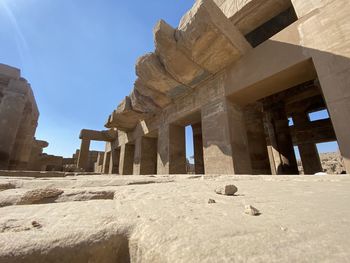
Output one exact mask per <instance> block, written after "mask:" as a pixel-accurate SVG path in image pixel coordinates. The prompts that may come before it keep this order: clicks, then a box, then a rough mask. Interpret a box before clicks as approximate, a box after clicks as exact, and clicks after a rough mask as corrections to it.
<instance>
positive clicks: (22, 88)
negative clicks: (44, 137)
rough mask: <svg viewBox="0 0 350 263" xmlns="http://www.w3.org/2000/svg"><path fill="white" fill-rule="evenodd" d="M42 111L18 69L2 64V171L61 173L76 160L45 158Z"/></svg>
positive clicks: (0, 110) (0, 90) (0, 139)
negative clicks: (40, 133)
mask: <svg viewBox="0 0 350 263" xmlns="http://www.w3.org/2000/svg"><path fill="white" fill-rule="evenodd" d="M38 119H39V110H38V106H37V104H36V101H35V98H34V95H33V91H32V88H31V86H30V84H29V83H28V82H27V80H25V79H24V78H22V77H21V72H20V70H19V69H16V68H13V67H10V66H7V65H4V64H0V170H29V171H52V170H56V171H61V170H62V169H63V166H65V165H69V164H74V158H63V157H61V156H54V155H48V154H43V149H44V148H46V147H47V146H48V145H49V144H48V142H46V141H41V140H37V139H36V138H35V137H34V136H35V131H36V128H37V125H38Z"/></svg>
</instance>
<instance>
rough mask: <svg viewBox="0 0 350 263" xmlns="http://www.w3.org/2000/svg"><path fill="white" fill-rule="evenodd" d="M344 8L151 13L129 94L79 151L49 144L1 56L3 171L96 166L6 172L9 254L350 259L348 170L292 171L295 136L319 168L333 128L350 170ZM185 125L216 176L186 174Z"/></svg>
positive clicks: (313, 3)
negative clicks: (170, 20)
mask: <svg viewBox="0 0 350 263" xmlns="http://www.w3.org/2000/svg"><path fill="white" fill-rule="evenodd" d="M165 2H166V1H164V4H166V3H165ZM179 3H180V1H179ZM349 14H350V4H349V1H348V0H197V1H196V2H195V4H194V6H193V8H192V9H191V10H190V11H189V12H188V13H187V14H185V16H184V17H183V18H182V19H181V21H180V24H179V26H178V27H177V28H172V27H171V26H170V25H168V24H167V23H166V22H164V21H160V22H159V23H158V24H157V25H156V27H155V29H154V38H155V51H154V52H153V53H150V54H146V55H145V56H143V57H141V58H140V59H139V60H138V61H137V64H136V74H137V79H136V80H135V84H134V87H133V89H132V91H131V93H130V94H129V96H127V97H125V99H124V100H123V101H122V102H121V103H120V105H119V106H118V107H117V109H116V110H115V111H113V112H112V114H111V115H110V116H109V117H108V120H107V122H106V125H105V126H106V129H105V130H103V131H93V130H87V129H84V130H82V131H81V133H80V139H81V148H80V149H79V150H78V151H77V152H76V153H75V154H74V155H73V157H72V158H62V157H57V156H50V155H45V154H43V153H42V150H43V148H44V147H45V146H47V143H46V142H44V141H37V140H36V139H35V137H34V134H35V129H36V124H37V120H38V115H39V113H38V109H37V106H36V103H35V100H34V97H33V94H32V91H31V89H30V85H29V84H28V83H27V81H25V80H24V79H23V78H21V76H20V72H19V70H17V69H14V68H11V67H8V66H4V65H0V170H2V169H5V170H6V169H15V170H30V169H33V170H52V169H57V170H59V169H60V170H64V169H63V168H64V166H68V167H71V168H72V169H73V170H74V169H76V168H78V169H77V171H82V170H84V171H85V172H81V173H80V172H76V173H70V172H69V173H54V172H49V173H45V172H42V173H40V172H36V171H34V172H28V171H14V172H13V171H0V263H12V262H13V263H22V262H23V263H24V262H25V263H32V262H33V263H34V262H35V263H37V262H90V263H101V262H103V263H112V262H146V263H147V262H151V263H153V262H350V250H349V247H350V239H349V236H350V209H349V202H350V192H349V188H350V176H349V175H322V176H320V175H314V176H304V175H294V174H297V173H298V167H297V160H296V157H295V153H294V150H293V147H298V148H299V152H300V155H301V162H302V166H303V170H304V171H305V173H308V174H313V173H317V172H319V171H320V170H321V169H322V167H321V163H320V157H319V155H318V152H317V148H316V146H315V145H316V144H318V143H321V142H330V141H337V142H338V145H339V147H340V152H341V155H342V158H343V163H344V169H345V170H346V172H347V173H350V136H349V134H350V123H349V121H348V119H349V117H348V116H350V89H349V84H350V77H349V72H350V60H349V58H350V38H349V35H350V20H349ZM320 110H327V111H328V113H329V116H330V117H329V118H326V119H319V120H314V119H312V118H310V113H313V112H316V111H320ZM291 120H292V121H291ZM189 125H190V126H191V127H192V129H193V142H194V159H195V172H196V173H197V174H205V176H202V175H186V174H185V175H183V173H185V172H186V156H185V145H186V144H185V126H186V127H187V126H189ZM91 141H102V142H106V148H105V152H93V151H90V142H91ZM55 160H56V162H54V161H55ZM75 166H78V167H75ZM92 171H95V172H98V173H104V174H87V172H92ZM53 174H54V175H53ZM109 174H120V175H130V176H114V175H109ZM131 174H134V175H131ZM173 174H181V175H173ZM210 174H211V175H212V176H210ZM240 174H243V175H240ZM251 174H252V175H251ZM255 174H260V176H256V175H255ZM265 174H266V175H265ZM270 174H274V175H275V174H279V175H281V176H270ZM289 174H292V175H289ZM207 175H208V176H207ZM23 176H25V178H22V177H23ZM57 177H60V178H57Z"/></svg>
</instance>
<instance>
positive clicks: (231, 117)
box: [202, 99, 252, 174]
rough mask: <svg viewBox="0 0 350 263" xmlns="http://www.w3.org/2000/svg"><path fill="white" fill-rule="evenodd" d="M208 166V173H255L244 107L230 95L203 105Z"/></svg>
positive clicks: (204, 142) (204, 152) (204, 137)
mask: <svg viewBox="0 0 350 263" xmlns="http://www.w3.org/2000/svg"><path fill="white" fill-rule="evenodd" d="M202 132H203V147H204V148H203V155H204V166H205V172H206V173H207V174H251V172H252V169H251V162H250V156H249V150H248V142H247V134H246V130H245V125H244V121H243V115H242V111H241V110H240V108H239V107H237V106H235V105H233V104H232V103H230V102H229V101H227V99H220V100H218V101H216V102H213V103H210V104H208V105H206V106H204V107H203V108H202Z"/></svg>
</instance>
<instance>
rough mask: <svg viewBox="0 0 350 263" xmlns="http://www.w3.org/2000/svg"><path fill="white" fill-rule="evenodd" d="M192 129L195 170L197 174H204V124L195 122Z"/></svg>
mask: <svg viewBox="0 0 350 263" xmlns="http://www.w3.org/2000/svg"><path fill="white" fill-rule="evenodd" d="M192 131H193V151H194V170H195V173H196V174H204V159H203V138H202V124H201V123H197V124H193V125H192Z"/></svg>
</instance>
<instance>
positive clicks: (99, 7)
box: [0, 0, 337, 157]
mask: <svg viewBox="0 0 350 263" xmlns="http://www.w3.org/2000/svg"><path fill="white" fill-rule="evenodd" d="M192 4H193V1H192V0H187V1H179V0H166V1H165V0H148V1H145V0H134V1H121V0H0V43H1V44H0V63H4V64H8V65H11V66H14V67H17V68H20V69H21V71H22V75H23V76H24V77H25V78H26V79H27V80H28V81H29V82H30V83H31V85H32V88H33V90H34V93H35V96H36V100H37V103H38V106H39V110H40V119H39V126H38V129H37V134H36V137H37V138H38V139H42V140H46V141H48V142H49V143H50V146H49V147H48V148H47V149H46V150H45V151H46V152H48V153H51V154H56V155H63V156H65V157H69V156H71V155H72V154H73V152H75V150H76V149H77V148H79V146H80V141H79V139H78V136H79V132H80V130H81V129H82V128H87V129H96V130H101V129H104V127H103V126H104V123H105V121H106V119H107V116H108V115H109V114H110V113H111V112H112V110H114V108H116V106H117V105H118V103H119V102H120V101H121V100H122V99H123V98H124V96H125V95H128V94H129V92H130V90H131V88H132V86H133V82H134V80H135V70H134V68H135V61H136V59H137V58H138V57H139V56H141V55H143V54H145V53H147V52H150V51H153V50H154V44H153V34H152V29H153V27H154V25H155V24H156V22H157V21H158V20H159V19H164V20H166V21H167V22H168V23H170V24H171V25H173V26H174V27H176V26H177V24H178V23H179V21H180V18H181V17H182V15H183V14H184V13H185V12H186V11H187V10H188V9H189V8H190V7H191V6H192ZM186 131H187V132H186V135H187V140H186V141H187V156H191V155H192V154H193V146H192V138H191V132H190V129H188V128H187V129H186ZM92 149H94V150H103V149H104V146H103V144H102V143H93V144H92ZM319 150H320V152H324V151H336V150H337V145H336V143H335V144H334V143H333V144H327V145H321V146H320V147H319Z"/></svg>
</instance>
